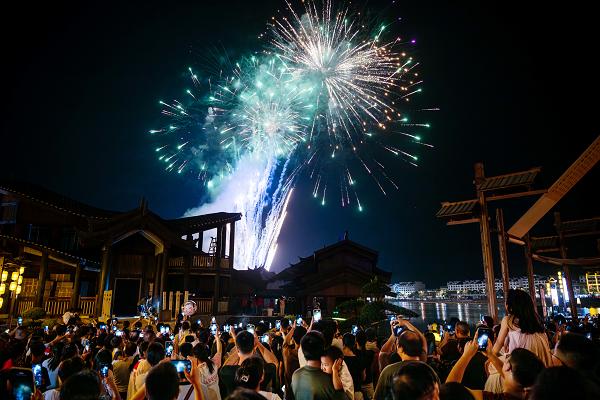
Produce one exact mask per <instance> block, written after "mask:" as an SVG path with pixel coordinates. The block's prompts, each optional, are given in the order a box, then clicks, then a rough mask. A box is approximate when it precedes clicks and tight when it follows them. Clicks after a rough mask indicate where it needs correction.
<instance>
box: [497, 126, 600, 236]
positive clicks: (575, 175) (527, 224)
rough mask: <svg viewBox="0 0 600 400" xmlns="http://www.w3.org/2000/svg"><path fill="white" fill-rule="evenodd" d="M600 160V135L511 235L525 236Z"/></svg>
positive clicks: (532, 208) (512, 228) (511, 230)
mask: <svg viewBox="0 0 600 400" xmlns="http://www.w3.org/2000/svg"><path fill="white" fill-rule="evenodd" d="M598 160H600V135H599V136H598V137H597V138H596V140H594V142H593V143H592V144H591V145H590V146H589V147H588V148H587V149H586V150H585V151H584V152H583V154H582V155H581V156H579V158H578V159H577V160H576V161H575V162H574V163H573V164H571V166H570V167H569V168H567V170H566V171H565V172H564V173H563V174H562V175H561V177H560V178H558V180H557V181H556V182H554V184H553V185H552V186H551V187H550V188H549V189H548V193H546V194H544V195H542V197H540V198H539V199H538V200H537V202H536V203H535V204H534V205H533V206H532V207H531V208H530V209H529V210H527V212H526V213H525V214H524V215H523V216H522V217H521V218H520V219H519V220H518V221H517V222H516V223H515V224H514V225H513V226H512V227H511V228H510V229H509V230H508V234H509V235H511V236H515V237H518V238H519V239H521V238H523V237H524V236H525V235H526V234H527V233H528V232H529V231H530V230H531V228H533V226H534V225H535V224H537V223H538V221H539V220H540V219H542V217H543V216H544V215H546V214H547V213H548V211H550V210H551V209H552V207H554V206H555V205H556V203H558V202H559V200H560V199H562V198H563V196H564V195H566V194H567V193H568V192H569V191H570V190H571V189H572V188H573V186H575V184H577V182H579V180H580V179H581V178H583V177H584V176H585V175H586V174H587V173H588V172H589V171H590V170H591V169H592V167H593V166H594V165H596V163H597V162H598Z"/></svg>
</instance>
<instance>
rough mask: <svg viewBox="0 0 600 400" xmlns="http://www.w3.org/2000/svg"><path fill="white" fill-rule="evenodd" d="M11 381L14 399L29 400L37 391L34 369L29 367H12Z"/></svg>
mask: <svg viewBox="0 0 600 400" xmlns="http://www.w3.org/2000/svg"><path fill="white" fill-rule="evenodd" d="M9 373H10V375H9V381H10V385H11V388H12V389H11V392H12V396H13V398H14V399H19V400H21V399H23V400H25V399H27V400H29V399H30V398H31V396H33V393H34V392H35V386H34V385H35V382H34V379H33V371H32V370H30V369H27V368H12V369H10V372H9Z"/></svg>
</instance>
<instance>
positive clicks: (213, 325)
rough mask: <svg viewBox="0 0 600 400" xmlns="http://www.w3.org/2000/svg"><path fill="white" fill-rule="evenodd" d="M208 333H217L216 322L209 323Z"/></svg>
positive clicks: (214, 334)
mask: <svg viewBox="0 0 600 400" xmlns="http://www.w3.org/2000/svg"><path fill="white" fill-rule="evenodd" d="M210 333H211V335H213V336H216V335H217V324H210Z"/></svg>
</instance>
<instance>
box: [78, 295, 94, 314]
mask: <svg viewBox="0 0 600 400" xmlns="http://www.w3.org/2000/svg"><path fill="white" fill-rule="evenodd" d="M79 308H81V315H95V314H96V297H95V296H94V297H80V298H79Z"/></svg>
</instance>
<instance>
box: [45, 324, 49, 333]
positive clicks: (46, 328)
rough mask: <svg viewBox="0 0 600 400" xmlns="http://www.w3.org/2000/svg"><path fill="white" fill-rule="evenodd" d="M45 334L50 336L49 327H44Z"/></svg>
mask: <svg viewBox="0 0 600 400" xmlns="http://www.w3.org/2000/svg"><path fill="white" fill-rule="evenodd" d="M44 332H45V333H46V334H48V325H46V326H44Z"/></svg>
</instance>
